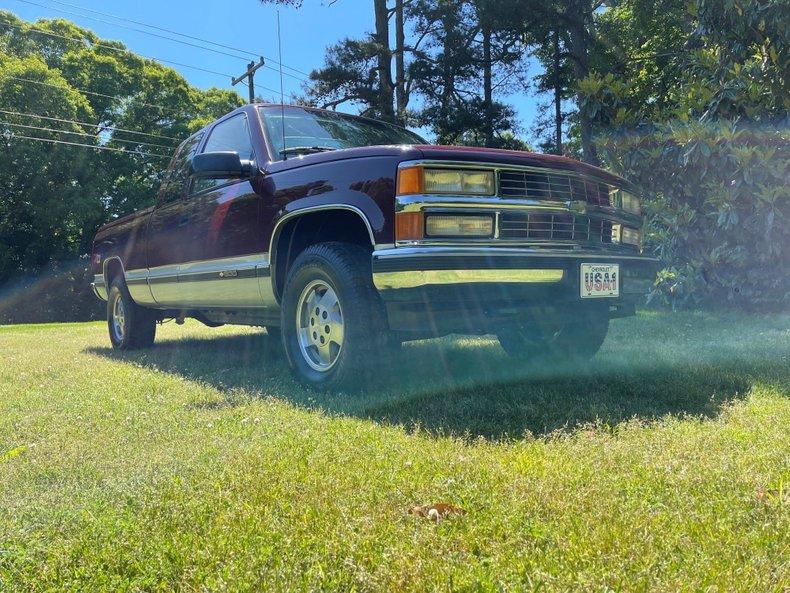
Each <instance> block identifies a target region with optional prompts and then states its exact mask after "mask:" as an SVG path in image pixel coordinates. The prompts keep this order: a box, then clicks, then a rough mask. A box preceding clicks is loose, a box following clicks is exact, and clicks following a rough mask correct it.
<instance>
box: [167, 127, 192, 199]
mask: <svg viewBox="0 0 790 593" xmlns="http://www.w3.org/2000/svg"><path fill="white" fill-rule="evenodd" d="M202 137H203V132H198V133H197V134H195V135H194V136H190V137H189V138H187V139H186V140H184V142H182V143H181V146H179V147H178V149H177V150H176V154H175V156H173V160H171V161H170V166H169V167H168V169H167V172H166V173H165V177H164V179H163V181H162V187H161V189H160V190H159V196H158V201H159V202H172V201H174V200H178V199H179V198H181V197H182V196H183V195H184V184H185V183H186V181H187V180H188V179H189V159H191V158H192V157H193V156H194V154H195V152H196V151H197V147H198V145H199V144H200V139H201V138H202Z"/></svg>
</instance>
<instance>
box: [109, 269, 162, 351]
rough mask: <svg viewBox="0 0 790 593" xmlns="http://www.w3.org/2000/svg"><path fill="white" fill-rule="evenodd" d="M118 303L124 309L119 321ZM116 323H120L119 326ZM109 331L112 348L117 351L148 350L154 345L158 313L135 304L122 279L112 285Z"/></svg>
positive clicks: (117, 279) (116, 280)
mask: <svg viewBox="0 0 790 593" xmlns="http://www.w3.org/2000/svg"><path fill="white" fill-rule="evenodd" d="M116 302H120V304H121V306H122V307H123V315H122V317H120V318H119V319H116V309H115V306H116ZM116 321H119V323H118V324H117V325H116ZM107 329H108V330H109V332H110V341H111V342H112V346H113V348H115V349H117V350H131V349H134V348H147V347H149V346H151V344H153V343H154V338H155V337H156V312H155V311H152V310H151V309H146V308H145V307H141V306H140V305H138V304H137V303H135V302H134V301H133V300H132V296H131V295H130V294H129V289H128V288H126V284H125V283H124V282H123V280H121V279H120V278H116V279H115V280H113V281H112V283H111V284H110V292H109V294H108V298H107Z"/></svg>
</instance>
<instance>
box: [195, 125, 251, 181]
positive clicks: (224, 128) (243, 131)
mask: <svg viewBox="0 0 790 593" xmlns="http://www.w3.org/2000/svg"><path fill="white" fill-rule="evenodd" d="M228 151H231V152H237V153H239V158H240V159H242V160H254V159H255V152H254V150H253V148H252V140H251V139H250V127H249V124H248V123H247V116H246V115H244V114H243V113H240V114H238V115H234V116H233V117H231V118H230V119H226V120H225V121H223V122H220V123H218V124H217V125H216V126H214V129H213V130H211V134H210V135H209V137H208V140H207V141H206V145H205V147H204V148H203V151H202V152H228ZM227 181H228V180H227V179H196V180H195V183H194V185H193V186H192V192H191V193H198V192H201V191H205V190H207V189H211V188H213V187H216V186H218V185H223V184H224V183H226V182H227Z"/></svg>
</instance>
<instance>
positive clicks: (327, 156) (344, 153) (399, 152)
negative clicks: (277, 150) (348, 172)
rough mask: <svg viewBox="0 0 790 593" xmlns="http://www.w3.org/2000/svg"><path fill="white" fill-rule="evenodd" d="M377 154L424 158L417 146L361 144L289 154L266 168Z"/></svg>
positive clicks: (279, 169) (403, 157) (287, 167)
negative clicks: (351, 146)
mask: <svg viewBox="0 0 790 593" xmlns="http://www.w3.org/2000/svg"><path fill="white" fill-rule="evenodd" d="M377 156H395V157H399V158H400V159H402V160H404V161H407V160H412V159H419V158H422V152H421V151H420V150H419V149H418V148H417V147H415V146H412V145H409V144H404V145H393V146H389V145H380V146H359V147H357V148H341V149H339V150H332V151H329V152H317V153H314V154H301V155H293V156H289V157H288V158H287V159H286V160H283V161H272V162H269V163H266V165H265V166H264V169H265V170H266V171H267V172H268V173H276V172H277V171H285V170H288V169H294V168H296V167H305V166H308V165H317V164H320V163H331V162H334V161H343V160H347V159H358V158H367V157H377Z"/></svg>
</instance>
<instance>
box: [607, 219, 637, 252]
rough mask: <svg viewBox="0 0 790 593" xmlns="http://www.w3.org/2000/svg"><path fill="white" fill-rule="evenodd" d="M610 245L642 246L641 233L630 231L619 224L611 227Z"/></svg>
mask: <svg viewBox="0 0 790 593" xmlns="http://www.w3.org/2000/svg"><path fill="white" fill-rule="evenodd" d="M612 243H622V244H623V245H633V246H635V247H641V246H642V231H638V230H637V229H632V228H629V227H627V226H622V225H620V224H613V225H612Z"/></svg>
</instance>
